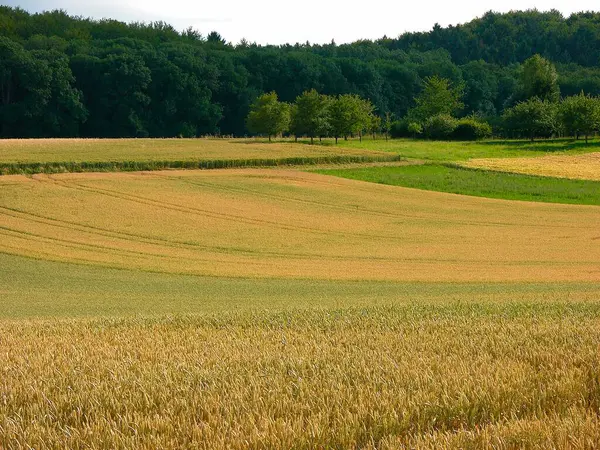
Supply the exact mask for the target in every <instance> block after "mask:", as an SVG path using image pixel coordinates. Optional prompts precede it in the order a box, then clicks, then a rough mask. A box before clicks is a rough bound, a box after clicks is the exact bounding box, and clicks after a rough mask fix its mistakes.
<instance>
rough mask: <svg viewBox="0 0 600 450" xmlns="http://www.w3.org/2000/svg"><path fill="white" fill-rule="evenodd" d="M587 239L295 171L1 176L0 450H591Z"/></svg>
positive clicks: (559, 211)
mask: <svg viewBox="0 0 600 450" xmlns="http://www.w3.org/2000/svg"><path fill="white" fill-rule="evenodd" d="M173 142H174V143H178V144H177V145H188V144H187V143H186V142H183V141H179V140H174V141H173ZM192 142H193V143H196V142H198V141H190V144H189V145H191V143H192ZM202 142H204V141H202ZM207 142H208V141H207ZM211 142H212V141H211ZM59 144H60V142H58V143H57V144H56V147H53V145H54V144H51V145H50V146H49V147H52V148H53V150H52V151H53V152H60V151H62V150H60V145H59ZM95 145H96V146H97V145H98V144H95ZM146 145H148V146H149V148H150V147H151V146H152V145H155V144H154V143H153V141H140V142H139V143H136V147H129V148H127V149H123V148H121V149H120V150H119V149H115V150H110V149H109V150H107V152H108V153H107V154H110V152H111V151H114V159H115V161H125V160H126V159H125V158H131V155H132V153H133V152H134V151H138V150H140V149H141V148H142V147H144V146H146ZM161 145H162V144H161ZM169 145H174V146H175V145H176V144H169ZM211 145H212V144H211ZM228 145H229V144H228ZM230 145H231V146H234V147H236V148H237V146H238V145H239V146H240V147H243V148H252V146H253V145H256V146H258V147H260V146H262V145H265V151H270V152H273V151H277V150H276V149H277V148H278V146H277V145H275V146H269V147H266V144H260V143H255V144H230ZM285 145H288V144H285ZM402 145H404V144H402ZM453 145H454V144H453ZM245 146H248V147H245ZM43 147H44V145H43V144H42V148H41V150H40V151H41V153H42V154H43V153H44V151H45V150H44V148H43ZM258 147H257V148H258ZM291 147H293V148H294V151H296V150H295V148H296V146H291ZM96 148H97V147H96ZM134 148H135V150H133V149H134ZM163 148H164V147H161V149H163ZM223 148H224V147H222V148H221V150H223ZM298 148H299V149H302V148H304V147H298ZM315 148H321V147H317V146H315ZM321 149H322V150H323V151H331V149H329V148H328V147H325V146H323V147H322V148H321ZM47 151H48V152H50V150H47ZM81 151H82V152H84V153H85V150H84V149H81ZM160 151H161V152H162V151H163V150H160ZM173 151H176V150H173ZM177 151H179V150H177ZM215 151H217V152H218V150H215ZM257 151H259V150H257ZM260 151H262V150H260ZM305 151H313V150H312V149H308V150H305ZM319 151H321V150H319ZM336 151H337V150H336ZM340 151H346V150H342V149H340ZM358 151H360V152H365V151H371V150H368V149H367V150H365V149H361V150H358ZM419 151H420V150H419ZM435 151H437V150H434V151H433V152H435ZM465 151H467V150H465ZM94 152H97V153H98V155H99V157H100V159H99V160H98V161H106V160H104V159H102V158H101V156H102V155H103V153H102V152H101V151H100V150H94ZM94 152H92V153H90V154H93V153H94ZM119 152H122V153H119ZM156 152H157V151H154V150H152V149H150V150H147V153H146V154H142V153H140V155H141V156H140V158H141V159H140V161H150V160H151V158H152V157H153V156H152V155H155V154H156ZM181 152H182V153H180V154H171V156H169V157H170V158H172V160H173V161H175V160H179V159H184V158H185V155H187V153H185V152H184V150H181ZM568 152H579V153H581V149H577V150H568ZM0 153H1V152H0ZM25 153H27V152H25ZM208 153H209V149H206V151H204V150H202V151H199V153H197V154H195V155H194V156H192V157H193V158H198V157H200V156H199V155H200V154H204V155H208ZM392 153H393V152H392ZM46 154H48V155H49V154H50V153H46ZM56 154H59V153H56ZM299 154H300V153H298V154H297V155H299ZM4 155H6V153H5V154H4ZM120 155H123V156H122V157H121V156H120ZM246 155H248V154H247V153H240V154H239V155H237V156H235V158H242V159H243V158H246ZM503 155H504V154H503ZM62 156H64V155H62V154H60V157H56V158H58V159H55V161H58V160H59V159H60V158H62ZM163 156H164V154H161V156H160V157H158V156H157V158H158V159H160V160H162V159H164V158H163ZM513 156H522V155H513ZM210 157H211V158H221V157H222V156H219V155H217V154H213V155H212V156H210ZM256 157H257V158H258V156H256ZM261 157H268V158H271V157H272V156H266V155H263V156H261ZM13 158H14V157H13ZM31 158H32V159H31V161H34V160H35V158H38V159H39V158H40V156H39V155H37V156H35V155H33V156H31ZM253 158H254V156H253ZM434 158H435V156H434ZM75 159H76V158H75V157H73V160H75ZM542 159H543V158H542ZM0 160H1V158H0ZM47 161H48V160H47ZM32 164H35V162H32ZM423 167H426V166H415V167H409V168H400V169H402V170H417V171H418V170H422V168H423ZM397 169H398V168H396V167H393V168H388V167H376V168H369V169H356V168H354V169H347V168H346V169H344V170H368V171H370V173H374V171H383V172H386V171H388V170H391V171H393V172H394V173H395V171H396V170H397ZM107 170H109V169H107ZM336 170H337V169H336ZM457 170H458V169H457ZM465 172H467V171H465ZM468 172H476V173H479V171H468ZM481 173H484V172H481ZM507 176H512V175H507ZM515 176H516V177H518V176H520V175H515ZM531 178H534V177H531ZM442 179H443V178H442ZM453 179H454V178H453ZM550 180H552V179H550ZM372 181H376V180H372ZM563 181H565V182H571V181H573V180H563ZM450 182H451V180H450V179H447V180H446V184H448V183H450ZM581 182H582V183H593V182H591V181H587V182H586V181H581ZM496 184H497V185H498V186H500V188H501V189H504V190H507V189H508V186H509V184H502V183H499V182H496ZM531 186H533V187H531ZM531 186H530V187H531V189H537V192H541V193H542V194H541V195H547V196H548V195H558V194H556V193H555V194H552V193H551V192H550V193H548V192H549V188H548V186H546V185H544V184H535V183H534V184H533V185H531ZM545 186H546V187H545ZM565 186H566V185H565ZM569 186H570V185H569ZM586 186H587V185H586ZM518 189H521V188H518ZM562 189H563V191H564V190H565V189H566V190H567V191H568V190H569V189H571V188H569V187H567V188H562ZM585 192H587V191H585ZM563 194H564V192H563ZM565 195H569V193H568V192H567V194H565ZM581 195H583V194H581ZM582 198H583V197H582ZM585 198H588V199H589V198H595V197H594V193H593V192H592V191H590V193H586V194H585ZM599 223H600V207H598V206H593V205H569V204H557V203H542V202H535V203H534V202H523V201H520V202H515V201H510V200H499V199H490V198H480V197H474V196H463V195H455V194H447V193H441V192H432V191H424V190H418V189H411V188H404V187H398V186H388V185H382V184H377V183H367V182H364V181H359V180H352V179H345V178H338V177H333V176H328V175H324V174H320V173H314V172H302V171H299V170H296V169H281V168H277V169H275V168H271V169H264V168H263V169H229V170H207V171H189V170H187V171H177V170H169V171H153V172H129V173H61V174H37V175H30V176H25V175H7V176H0V448H8V449H12V448H40V449H44V448H57V449H58V448H123V449H125V448H149V449H150V448H207V449H208V448H211V449H213V448H223V449H226V448H239V449H246V448H357V449H358V448H368V449H376V448H377V449H396V448H406V449H414V448H417V449H437V448H500V449H512V448H532V449H533V448H540V449H542V448H574V449H594V448H598V446H600V432H599V430H600V419H599V417H600V352H599V349H600V228H599V226H598V224H599Z"/></svg>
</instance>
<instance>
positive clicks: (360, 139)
mask: <svg viewBox="0 0 600 450" xmlns="http://www.w3.org/2000/svg"><path fill="white" fill-rule="evenodd" d="M358 140H359V141H360V142H362V133H358Z"/></svg>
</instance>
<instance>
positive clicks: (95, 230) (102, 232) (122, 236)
mask: <svg viewBox="0 0 600 450" xmlns="http://www.w3.org/2000/svg"><path fill="white" fill-rule="evenodd" d="M0 209H5V210H9V211H11V212H17V213H19V214H22V215H25V216H31V217H27V218H22V217H20V216H19V215H17V214H10V213H7V212H6V211H0V215H6V216H9V217H13V218H16V219H19V220H23V221H26V222H34V223H40V224H43V225H49V226H53V227H57V228H62V229H66V230H77V231H80V232H83V233H87V234H92V235H98V236H104V237H111V238H115V239H119V240H123V241H126V242H139V243H146V244H151V245H162V246H165V247H170V248H175V249H180V248H188V249H193V250H195V249H201V250H206V251H211V252H214V253H224V254H243V255H245V256H262V255H267V256H274V257H279V258H286V259H287V258H294V259H314V258H318V259H327V260H334V261H336V260H337V261H352V260H365V261H371V260H377V261H396V262H400V261H405V260H406V259H402V258H386V257H378V256H361V255H356V256H355V257H348V256H339V255H323V254H317V253H286V252H273V251H253V250H245V249H236V248H228V247H218V246H210V245H203V244H194V243H189V242H183V241H172V240H167V239H161V238H158V237H157V238H154V237H147V236H143V235H137V234H133V233H126V232H120V231H116V230H108V229H105V228H99V227H92V226H89V225H85V224H80V223H77V222H69V221H64V220H60V219H54V218H51V217H46V216H41V215H36V214H32V213H27V212H25V211H21V210H17V209H14V208H7V207H4V206H0ZM41 219H43V220H41ZM48 222H58V224H54V223H48ZM0 228H2V226H0ZM77 228H83V230H80V229H77ZM12 231H15V232H18V230H12ZM23 233H27V232H23ZM40 236H41V235H40ZM131 237H134V238H136V239H131ZM137 238H139V239H137ZM48 239H53V238H50V237H48ZM106 248H111V247H106Z"/></svg>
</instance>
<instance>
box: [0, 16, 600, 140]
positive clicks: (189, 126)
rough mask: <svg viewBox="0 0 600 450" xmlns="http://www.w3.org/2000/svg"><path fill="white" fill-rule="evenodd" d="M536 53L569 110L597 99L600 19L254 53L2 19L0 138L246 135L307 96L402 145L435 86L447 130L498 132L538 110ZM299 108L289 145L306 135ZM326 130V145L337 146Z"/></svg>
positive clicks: (176, 36) (189, 40) (120, 28)
mask: <svg viewBox="0 0 600 450" xmlns="http://www.w3.org/2000/svg"><path fill="white" fill-rule="evenodd" d="M538 53H539V54H540V55H541V56H540V57H542V58H544V59H545V60H548V61H552V63H553V66H552V67H555V75H556V86H557V87H558V90H559V91H560V93H561V94H562V95H563V96H564V97H569V96H574V95H579V94H580V93H581V92H582V91H583V92H585V93H586V94H589V95H591V96H597V95H599V94H600V67H598V64H599V62H600V16H599V15H598V14H596V13H581V14H575V15H572V16H570V17H568V18H565V17H563V16H561V15H560V13H557V12H555V11H554V12H550V13H540V12H537V11H525V12H514V13H509V14H495V13H488V14H486V15H485V16H483V17H482V18H479V19H476V20H474V21H472V22H469V23H467V24H464V25H460V26H456V27H448V28H440V27H438V26H436V27H434V29H433V30H432V31H431V32H428V33H407V34H404V35H402V36H399V37H398V38H396V39H389V38H387V37H384V38H382V39H379V40H377V41H358V42H354V43H351V44H344V45H337V44H336V43H335V42H332V43H330V44H325V45H312V44H310V43H305V44H295V45H282V46H260V45H256V44H253V43H250V42H247V41H245V40H242V41H241V42H239V43H227V42H225V40H224V39H223V38H222V37H221V36H220V35H219V34H218V33H215V32H212V33H209V34H207V35H202V34H201V33H200V32H198V31H197V30H194V29H191V28H190V29H187V30H184V31H177V30H175V29H174V28H173V27H172V26H170V25H168V24H166V23H164V22H153V23H130V24H125V23H122V22H118V21H114V20H99V21H97V20H91V19H86V18H81V17H71V16H69V15H68V14H67V13H66V12H64V11H51V12H46V13H41V14H29V13H27V12H26V11H23V10H22V9H19V8H11V7H6V6H0V137H71V136H72V137H77V136H81V137H173V136H184V137H192V136H200V135H206V134H217V135H218V134H222V135H235V136H245V135H248V134H254V132H255V131H254V132H253V131H251V129H250V128H251V127H249V125H250V122H249V121H247V120H246V119H247V117H248V114H249V111H250V107H251V105H252V104H253V103H254V102H255V101H256V99H258V98H259V97H260V96H261V95H262V94H263V93H270V92H275V93H276V94H277V98H278V101H281V102H284V103H288V104H290V105H291V104H297V101H296V99H297V98H298V97H300V96H303V95H304V93H306V92H311V91H312V90H313V89H314V90H315V91H316V92H317V93H319V95H322V96H325V97H323V98H324V99H326V100H325V101H330V102H331V101H332V100H331V99H335V102H333V103H332V104H331V105H330V106H332V105H333V104H337V106H336V107H339V105H341V104H343V102H347V103H351V101H350V98H355V99H356V98H360V99H368V101H369V102H370V104H371V105H372V107H373V111H375V114H372V115H371V116H372V117H374V119H372V120H375V121H377V120H382V121H385V119H386V117H388V115H389V116H390V117H394V118H396V120H400V119H405V118H407V117H408V118H410V119H411V120H410V121H409V122H408V123H407V124H406V126H405V127H404V128H407V129H408V127H409V126H410V130H407V131H406V133H409V134H412V135H416V136H421V135H425V134H427V133H428V132H427V130H434V129H435V127H434V126H433V122H434V121H432V120H431V119H432V117H434V116H436V115H434V116H429V117H427V118H424V116H423V114H427V115H429V113H427V112H426V111H424V110H423V107H419V104H418V103H417V102H418V99H419V98H420V97H421V95H422V94H423V93H424V92H426V90H427V88H428V86H429V84H431V83H432V80H434V79H438V80H442V83H448V85H449V86H450V87H451V88H452V89H458V90H459V91H460V94H461V96H460V102H459V103H460V104H461V107H460V108H459V109H458V110H456V111H451V112H449V113H448V114H449V115H450V116H452V117H453V118H457V119H456V120H457V121H458V122H461V123H458V122H456V123H454V122H452V123H450V125H451V127H454V125H456V127H454V130H456V128H458V129H459V130H463V131H461V132H458V134H460V133H462V132H464V131H465V130H467V129H468V130H472V128H473V127H472V125H473V123H481V122H486V123H489V124H490V125H491V126H492V127H493V128H494V130H496V129H499V130H501V131H504V128H503V127H502V126H499V125H498V124H501V123H504V122H505V121H504V120H503V117H504V115H505V113H506V111H507V110H509V109H510V108H512V107H514V106H515V105H517V104H518V103H519V102H523V101H526V100H528V99H529V98H533V97H527V95H525V94H523V92H522V91H521V90H520V84H522V81H521V79H522V73H523V72H524V70H525V61H526V60H527V59H528V58H531V57H532V56H533V55H535V54H538ZM340 99H343V100H342V103H339V101H340ZM352 101H354V102H355V103H356V104H358V102H357V101H355V100H352ZM542 101H546V100H544V99H543V98H542ZM548 101H549V100H548ZM295 108H296V107H290V110H289V117H290V123H289V127H290V132H292V129H294V130H301V129H302V128H298V127H306V126H307V125H306V123H305V122H304V123H303V122H302V120H300V119H301V118H302V116H301V115H300V116H299V117H300V119H298V112H297V111H296V110H295ZM333 110H334V111H335V108H334V109H333ZM419 115H420V116H419ZM475 118H476V119H477V120H475ZM316 120H317V119H316ZM428 121H429V123H428ZM469 121H471V122H469ZM437 122H438V124H439V122H440V120H437ZM467 122H469V123H471V125H468V123H467ZM363 125H364V124H363ZM442 125H443V124H442ZM328 126H330V127H334V128H336V127H337V126H338V125H332V124H331V123H329V125H328ZM293 127H296V128H293ZM368 128H369V127H368V126H367V125H364V126H363V130H362V131H361V132H360V133H358V132H357V131H356V126H355V127H354V129H353V130H352V131H351V132H350V134H356V135H362V133H364V132H367V129H368ZM396 128H398V129H399V128H401V127H399V126H398V125H397V127H396ZM438 128H439V127H438ZM306 129H308V128H306ZM252 130H256V129H252ZM332 130H333V128H332V129H331V130H327V133H326V134H328V135H331V136H332V135H333V134H339V137H343V136H344V132H338V133H336V132H334V131H332ZM403 130H404V129H402V130H401V131H403ZM454 130H453V133H457V132H456V131H454ZM485 131H486V130H483V129H482V130H480V131H479V132H485ZM403 132H404V131H403ZM298 133H300V131H298ZM310 133H313V132H312V131H304V134H305V135H307V136H308V135H309V134H310ZM515 133H516V132H515ZM521 133H525V132H524V131H523V132H521ZM536 133H537V132H536ZM321 134H323V130H321V131H319V132H314V136H313V137H317V136H319V135H321ZM429 134H430V135H432V134H431V132H429ZM434 134H435V133H434Z"/></svg>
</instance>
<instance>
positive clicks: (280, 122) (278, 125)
mask: <svg viewBox="0 0 600 450" xmlns="http://www.w3.org/2000/svg"><path fill="white" fill-rule="evenodd" d="M247 124H248V130H250V131H251V132H252V133H256V134H260V135H266V136H268V137H269V141H270V140H271V136H277V135H278V134H281V133H283V132H284V131H286V130H287V129H288V127H289V126H290V105H288V104H287V103H282V102H280V101H279V100H278V99H277V93H276V92H271V93H269V94H263V95H261V96H260V97H258V98H257V99H256V101H255V102H254V103H253V104H252V106H251V107H250V114H248V119H247Z"/></svg>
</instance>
